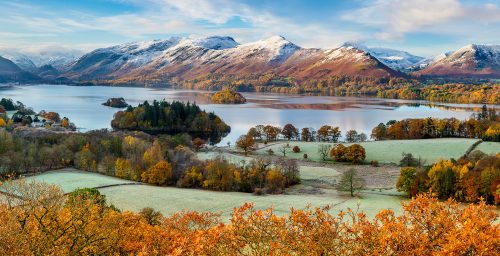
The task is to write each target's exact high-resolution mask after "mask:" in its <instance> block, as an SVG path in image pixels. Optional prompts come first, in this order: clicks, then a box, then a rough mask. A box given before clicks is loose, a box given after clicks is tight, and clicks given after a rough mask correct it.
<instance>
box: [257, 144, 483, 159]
mask: <svg viewBox="0 0 500 256" xmlns="http://www.w3.org/2000/svg"><path fill="white" fill-rule="evenodd" d="M476 141H477V140H476V139H457V138H445V139H426V140H386V141H369V142H362V143H359V144H361V145H362V146H363V147H364V148H365V150H366V160H367V161H371V160H377V161H379V162H381V163H399V160H401V154H402V153H403V152H406V153H412V154H413V156H415V157H419V156H420V157H421V158H422V159H424V160H425V161H426V162H427V163H434V162H437V161H439V160H440V159H449V158H459V157H460V156H462V155H463V154H464V153H465V152H466V151H467V149H468V148H469V147H470V146H471V145H472V144H473V143H474V142H476ZM283 143H286V142H279V143H276V144H273V145H272V146H269V147H265V148H262V149H259V150H258V151H257V153H258V154H267V150H269V148H272V149H273V151H274V154H276V155H279V154H280V151H279V148H280V147H281V145H282V144H283ZM320 144H330V145H331V146H333V145H334V144H333V143H321V142H296V141H291V142H289V145H290V150H289V152H288V153H287V157H293V158H303V155H304V153H307V155H308V158H309V159H311V160H314V161H320V160H321V156H320V154H319V153H318V145H320ZM295 145H297V146H299V147H300V149H301V152H300V153H293V152H291V148H292V147H293V146H295ZM346 145H349V144H346ZM480 146H481V145H480Z"/></svg>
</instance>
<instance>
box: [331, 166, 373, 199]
mask: <svg viewBox="0 0 500 256" xmlns="http://www.w3.org/2000/svg"><path fill="white" fill-rule="evenodd" d="M365 184H366V182H365V180H364V179H363V178H362V177H361V176H359V174H358V172H357V171H356V169H354V168H350V169H349V170H347V171H346V172H344V173H342V176H341V178H340V181H339V183H338V184H337V190H339V191H347V192H349V193H350V194H351V196H354V194H355V193H356V191H359V190H361V189H364V187H365Z"/></svg>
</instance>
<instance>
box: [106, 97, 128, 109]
mask: <svg viewBox="0 0 500 256" xmlns="http://www.w3.org/2000/svg"><path fill="white" fill-rule="evenodd" d="M102 105H104V106H108V107H112V108H126V107H128V104H127V102H125V99H124V98H109V99H108V100H107V101H106V102H104V103H102Z"/></svg>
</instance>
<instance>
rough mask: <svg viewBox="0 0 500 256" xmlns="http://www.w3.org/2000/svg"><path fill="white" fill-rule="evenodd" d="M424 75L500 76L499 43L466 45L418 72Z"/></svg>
mask: <svg viewBox="0 0 500 256" xmlns="http://www.w3.org/2000/svg"><path fill="white" fill-rule="evenodd" d="M418 73H419V74H421V75H426V76H451V77H485V78H488V77H492V78H498V77H500V45H477V44H470V45H466V46H464V47H462V48H460V49H458V50H457V51H455V52H453V53H451V54H449V55H447V56H440V57H439V58H438V59H436V61H434V62H433V63H431V64H430V65H429V66H428V67H426V68H425V69H423V70H422V71H420V72H418Z"/></svg>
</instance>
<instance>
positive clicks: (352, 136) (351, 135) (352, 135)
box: [345, 130, 358, 143]
mask: <svg viewBox="0 0 500 256" xmlns="http://www.w3.org/2000/svg"><path fill="white" fill-rule="evenodd" d="M345 141H346V142H348V143H353V142H357V141H358V132H357V131H356V130H349V131H347V132H346V133H345Z"/></svg>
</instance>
